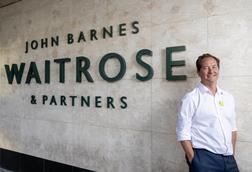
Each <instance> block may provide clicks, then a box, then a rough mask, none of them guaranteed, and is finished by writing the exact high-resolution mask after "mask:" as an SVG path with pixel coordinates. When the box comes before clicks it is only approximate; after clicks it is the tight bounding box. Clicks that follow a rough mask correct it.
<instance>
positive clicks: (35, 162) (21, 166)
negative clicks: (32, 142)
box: [0, 148, 94, 172]
mask: <svg viewBox="0 0 252 172" xmlns="http://www.w3.org/2000/svg"><path fill="white" fill-rule="evenodd" d="M35 171H36V172H58V171H60V172H94V171H90V170H86V169H81V168H78V167H73V166H70V165H66V164H61V163H58V162H54V161H49V160H45V159H42V158H37V157H33V156H30V155H25V154H21V153H17V152H13V151H9V150H6V149H1V148H0V172H35Z"/></svg>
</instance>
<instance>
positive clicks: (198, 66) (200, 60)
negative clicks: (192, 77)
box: [196, 53, 220, 72]
mask: <svg viewBox="0 0 252 172" xmlns="http://www.w3.org/2000/svg"><path fill="white" fill-rule="evenodd" d="M209 57H210V58H213V59H214V60H215V61H216V63H217V66H218V68H220V59H218V58H217V57H215V56H213V55H211V54H209V53H206V54H202V55H201V56H199V57H198V59H197V61H196V67H197V72H199V71H200V68H201V62H202V60H203V59H205V58H209Z"/></svg>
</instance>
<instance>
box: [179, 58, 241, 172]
mask: <svg viewBox="0 0 252 172" xmlns="http://www.w3.org/2000/svg"><path fill="white" fill-rule="evenodd" d="M219 63H220V60H219V59H218V58H216V57H214V56H213V55H211V54H203V55H201V56H199V57H198V59H197V61H196V67H197V73H198V75H199V77H200V79H201V82H200V83H199V84H198V86H197V87H196V88H195V89H194V90H193V91H191V92H189V93H187V94H186V95H185V96H184V97H183V99H182V104H181V108H180V111H179V114H178V121H177V128H176V132H177V140H178V141H180V142H181V145H182V147H183V150H184V151H185V154H186V159H187V163H188V165H189V171H190V172H239V170H238V167H237V164H236V161H235V159H234V153H235V144H236V137H237V128H236V122H235V110H234V99H233V96H232V95H231V94H229V93H227V92H225V91H223V90H221V89H220V88H219V87H218V86H217V80H218V77H219V69H220V64H219Z"/></svg>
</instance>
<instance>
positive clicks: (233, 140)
mask: <svg viewBox="0 0 252 172" xmlns="http://www.w3.org/2000/svg"><path fill="white" fill-rule="evenodd" d="M236 140H237V131H232V145H233V154H234V155H235V146H236Z"/></svg>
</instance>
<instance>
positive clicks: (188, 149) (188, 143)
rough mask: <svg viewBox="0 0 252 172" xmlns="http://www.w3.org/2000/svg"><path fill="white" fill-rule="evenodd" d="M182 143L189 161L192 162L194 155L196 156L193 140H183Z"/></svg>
mask: <svg viewBox="0 0 252 172" xmlns="http://www.w3.org/2000/svg"><path fill="white" fill-rule="evenodd" d="M180 143H181V145H182V147H183V149H184V151H185V154H186V157H187V158H188V160H189V162H190V163H191V162H192V159H193V156H194V151H193V148H192V142H191V140H183V141H181V142H180Z"/></svg>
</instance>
